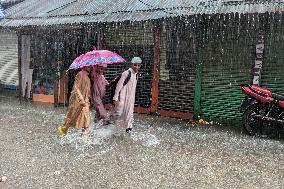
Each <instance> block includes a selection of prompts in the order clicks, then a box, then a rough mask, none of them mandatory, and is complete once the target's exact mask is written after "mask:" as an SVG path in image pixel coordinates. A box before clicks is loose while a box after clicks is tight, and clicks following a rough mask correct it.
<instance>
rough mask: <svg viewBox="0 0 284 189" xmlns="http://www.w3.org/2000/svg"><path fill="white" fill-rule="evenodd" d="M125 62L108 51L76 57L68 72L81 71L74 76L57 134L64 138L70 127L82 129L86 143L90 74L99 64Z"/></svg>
mask: <svg viewBox="0 0 284 189" xmlns="http://www.w3.org/2000/svg"><path fill="white" fill-rule="evenodd" d="M121 62H125V60H124V59H123V58H122V57H121V56H120V55H118V54H116V53H115V52H112V51H109V50H96V48H95V47H94V50H93V51H90V52H87V53H85V54H82V55H80V56H78V57H77V58H76V59H75V60H74V61H73V62H72V64H71V65H70V67H69V69H68V70H73V69H81V71H80V72H79V73H78V74H77V75H76V77H75V82H74V85H73V89H72V92H71V96H70V99H69V107H68V111H67V114H66V118H65V120H64V124H63V125H61V126H60V127H58V131H59V133H60V134H61V135H62V136H64V135H66V134H67V132H68V129H69V128H70V127H75V128H82V130H83V141H84V142H85V143H86V142H87V141H88V128H89V125H90V102H89V99H90V97H91V82H90V78H89V77H90V72H91V70H92V69H93V66H95V65H100V64H116V63H121Z"/></svg>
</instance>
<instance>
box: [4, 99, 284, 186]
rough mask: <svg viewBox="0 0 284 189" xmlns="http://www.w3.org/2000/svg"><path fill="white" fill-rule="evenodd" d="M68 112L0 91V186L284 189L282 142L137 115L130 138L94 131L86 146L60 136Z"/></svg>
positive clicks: (77, 136)
mask: <svg viewBox="0 0 284 189" xmlns="http://www.w3.org/2000/svg"><path fill="white" fill-rule="evenodd" d="M65 113H66V108H64V107H59V108H54V107H53V106H48V105H43V104H34V103H29V102H22V103H19V101H18V100H17V99H16V98H15V97H14V95H9V96H7V95H1V94H0V175H5V176H7V177H8V179H7V181H6V182H4V183H0V188H1V189H2V188H3V189H18V188H23V189H30V188H32V189H38V188H48V189H49V188H60V189H63V188H76V189H77V188H97V189H105V188H106V189H107V188H113V189H115V188H119V189H120V188H121V189H126V188H133V189H140V188H141V189H146V188H157V189H161V188H186V189H187V188H249V189H252V188H273V189H276V188H283V186H284V143H283V140H269V139H261V138H252V137H250V136H247V135H245V134H243V133H242V132H240V131H239V129H232V128H230V127H221V126H191V125H190V124H189V123H187V122H184V121H181V120H177V119H171V118H162V117H153V116H147V115H137V114H136V115H135V123H134V132H133V133H132V134H131V135H129V134H126V133H124V132H123V131H121V130H117V129H115V128H113V127H112V125H110V126H109V127H107V128H105V127H100V128H95V129H92V130H91V135H90V138H89V142H88V144H85V145H84V144H83V143H82V141H81V140H80V139H81V138H80V133H79V132H78V131H76V130H71V132H70V133H69V134H68V135H67V137H66V138H64V139H61V138H60V137H59V136H58V133H57V125H58V124H60V123H62V122H63V119H64V116H65ZM92 127H97V126H96V125H92Z"/></svg>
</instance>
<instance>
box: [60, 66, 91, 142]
mask: <svg viewBox="0 0 284 189" xmlns="http://www.w3.org/2000/svg"><path fill="white" fill-rule="evenodd" d="M90 71H91V67H83V68H82V70H81V71H80V72H79V73H78V74H77V75H76V77H75V81H74V85H73V89H72V92H71V96H70V99H69V107H68V111H67V114H66V117H65V120H64V124H63V125H61V126H60V127H58V131H59V133H60V134H61V135H62V136H64V135H66V134H67V132H68V129H69V128H70V127H74V128H82V131H83V135H82V137H83V140H84V142H86V141H87V138H88V128H89V125H90V102H89V99H90V90H91V83H90V78H89V74H90Z"/></svg>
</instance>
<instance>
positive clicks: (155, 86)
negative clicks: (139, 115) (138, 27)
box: [150, 24, 161, 113]
mask: <svg viewBox="0 0 284 189" xmlns="http://www.w3.org/2000/svg"><path fill="white" fill-rule="evenodd" d="M160 46H161V26H160V25H159V24H156V25H154V65H153V81H152V101H151V110H150V111H151V113H156V112H157V111H158V95H159V80H160Z"/></svg>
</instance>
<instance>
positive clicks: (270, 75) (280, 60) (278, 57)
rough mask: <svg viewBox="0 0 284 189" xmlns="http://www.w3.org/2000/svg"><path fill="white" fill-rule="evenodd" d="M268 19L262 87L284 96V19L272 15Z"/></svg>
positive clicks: (277, 15)
mask: <svg viewBox="0 0 284 189" xmlns="http://www.w3.org/2000/svg"><path fill="white" fill-rule="evenodd" d="M268 19H269V26H268V27H269V28H268V29H267V30H266V38H265V46H264V49H265V50H264V60H263V65H262V72H261V79H260V85H261V86H262V87H266V88H268V89H270V90H271V91H273V92H278V93H282V94H284V23H283V22H284V18H283V15H280V14H275V15H274V14H271V15H270V16H269V18H268Z"/></svg>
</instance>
